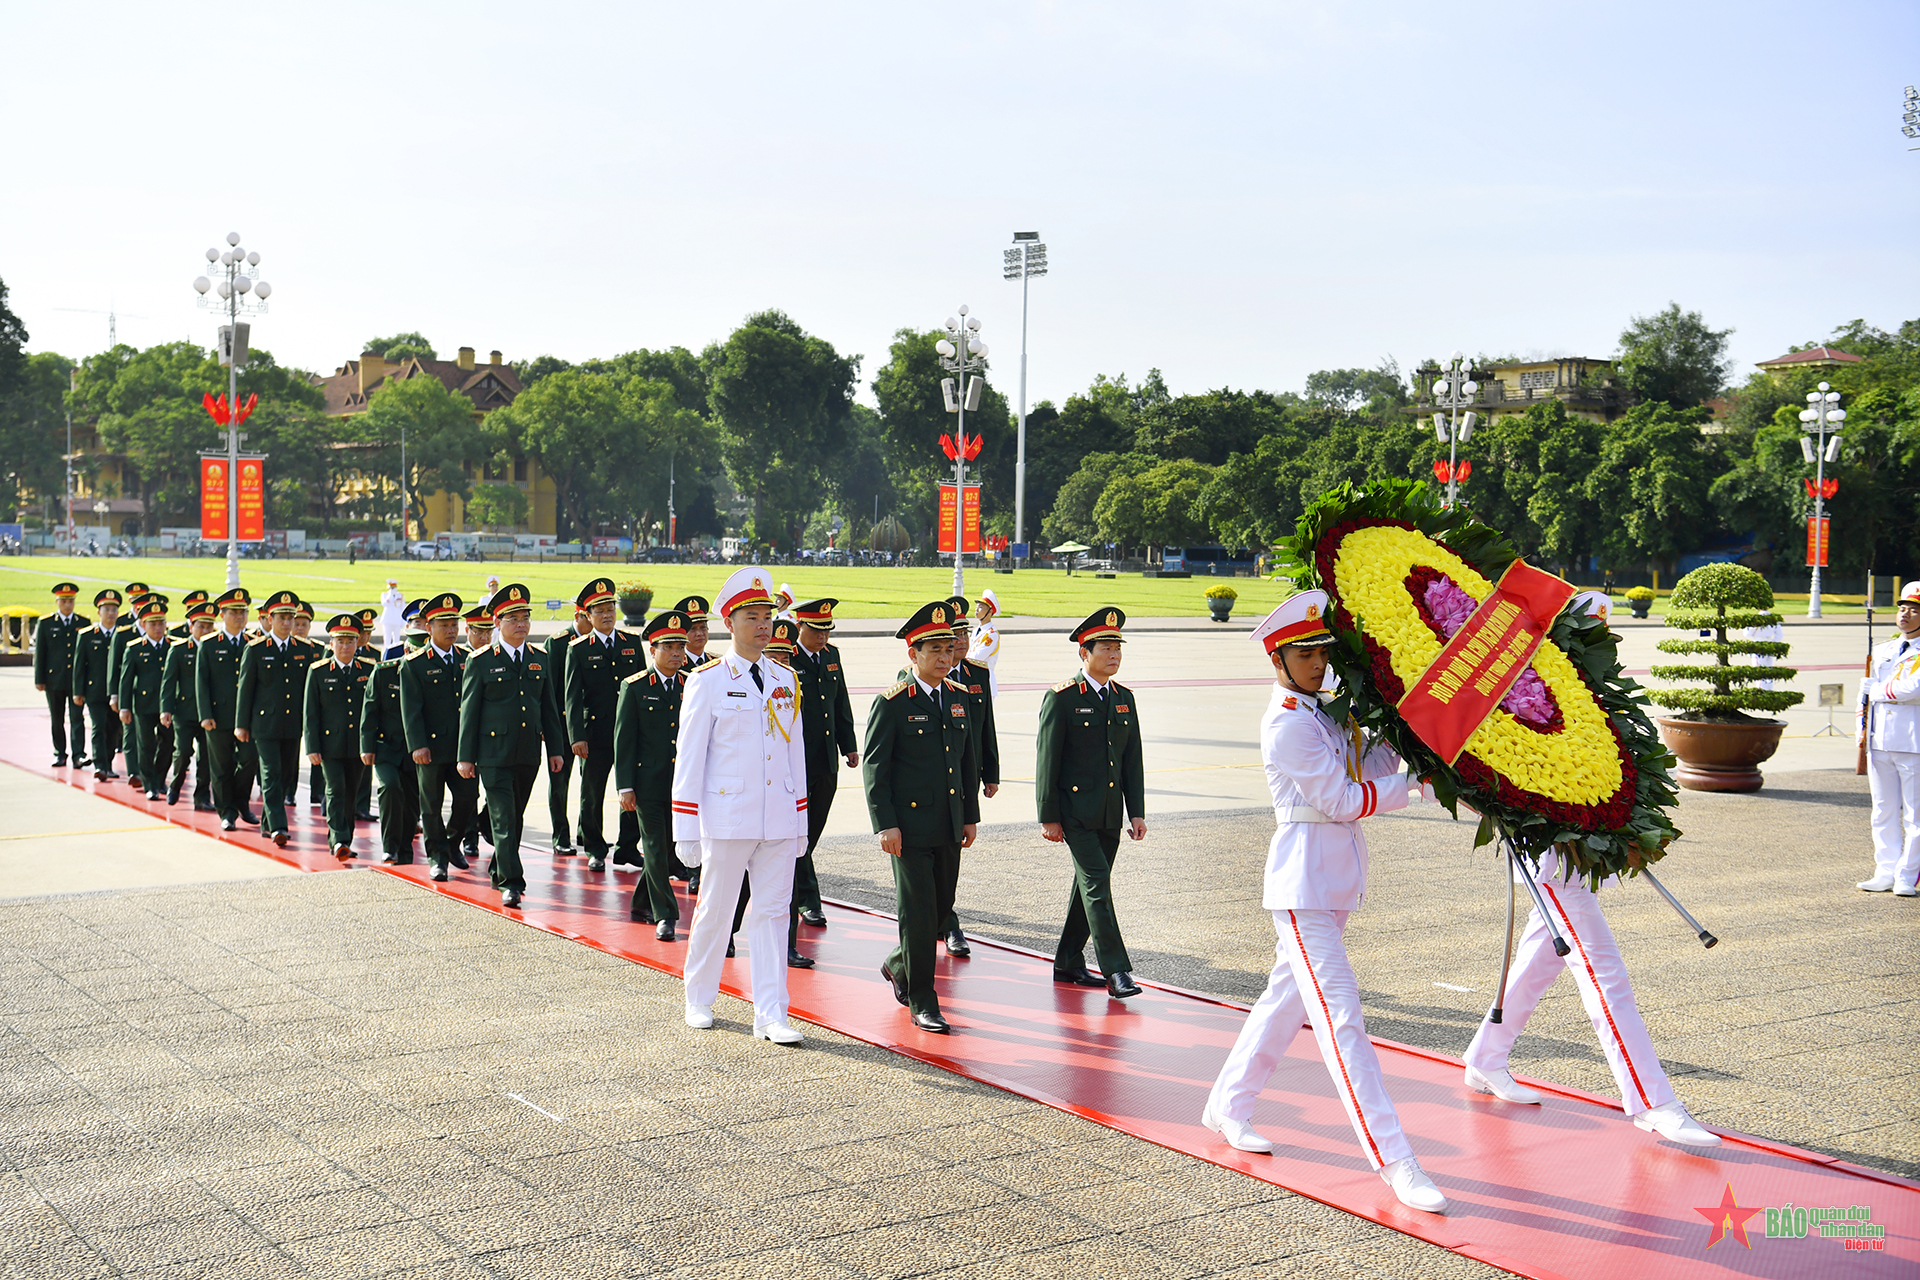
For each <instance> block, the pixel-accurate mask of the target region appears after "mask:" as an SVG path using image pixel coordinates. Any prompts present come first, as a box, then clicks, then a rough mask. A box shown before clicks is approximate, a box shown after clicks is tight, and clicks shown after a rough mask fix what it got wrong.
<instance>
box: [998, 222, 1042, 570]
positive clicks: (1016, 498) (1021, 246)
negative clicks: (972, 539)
mask: <svg viewBox="0 0 1920 1280" xmlns="http://www.w3.org/2000/svg"><path fill="white" fill-rule="evenodd" d="M1013 246H1014V247H1013V248H1011V249H1008V250H1007V251H1006V252H1005V253H1003V254H1002V255H1001V258H1002V269H1001V274H1002V275H1003V276H1004V278H1006V279H1008V280H1018V281H1019V282H1020V435H1019V443H1018V446H1017V448H1016V452H1015V453H1014V462H1013V540H1014V541H1015V542H1017V543H1021V544H1023V545H1024V544H1025V542H1026V540H1027V281H1029V280H1031V279H1033V278H1034V277H1035V276H1043V275H1045V274H1047V246H1045V245H1044V244H1041V243H1040V233H1039V232H1038V231H1016V232H1014V233H1013Z"/></svg>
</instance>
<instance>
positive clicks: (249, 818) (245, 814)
mask: <svg viewBox="0 0 1920 1280" xmlns="http://www.w3.org/2000/svg"><path fill="white" fill-rule="evenodd" d="M240 821H242V822H244V823H246V824H247V825H248V826H250V827H257V826H259V825H260V819H258V818H256V817H254V816H253V810H251V809H242V810H241V811H240Z"/></svg>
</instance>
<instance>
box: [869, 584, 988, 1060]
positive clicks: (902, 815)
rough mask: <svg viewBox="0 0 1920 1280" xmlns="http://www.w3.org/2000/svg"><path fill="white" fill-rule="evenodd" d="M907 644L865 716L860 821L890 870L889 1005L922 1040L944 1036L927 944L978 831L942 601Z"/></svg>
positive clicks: (964, 704) (932, 941)
mask: <svg viewBox="0 0 1920 1280" xmlns="http://www.w3.org/2000/svg"><path fill="white" fill-rule="evenodd" d="M894 636H895V638H897V639H900V640H905V641H906V642H907V658H908V662H909V663H910V667H909V671H908V675H907V678H906V679H904V680H902V681H900V682H899V683H898V684H896V685H894V686H893V688H891V689H889V690H887V691H886V692H885V693H883V694H881V695H880V696H879V697H877V698H875V699H874V700H873V708H872V710H871V711H870V712H869V713H868V715H867V739H866V760H867V763H866V769H865V781H866V790H867V812H868V814H869V815H870V816H871V817H872V819H873V830H874V833H875V834H876V835H878V836H879V837H880V851H881V852H882V853H885V854H887V855H888V861H889V863H890V864H891V866H892V869H893V891H894V901H895V904H896V916H897V919H898V921H899V932H900V940H899V942H898V943H897V944H896V945H895V946H894V948H893V951H892V952H891V953H890V954H889V955H888V956H887V958H886V961H885V962H884V963H882V964H881V966H880V976H881V977H883V978H885V979H886V980H887V981H888V982H889V983H890V984H891V985H892V987H893V998H894V999H895V1000H897V1001H899V1002H900V1003H901V1004H903V1005H905V1006H906V1007H907V1010H908V1012H910V1013H911V1014H912V1015H913V1025H914V1026H916V1027H918V1028H920V1029H921V1030H922V1031H931V1032H934V1033H936V1034H945V1033H946V1032H948V1031H950V1030H952V1028H951V1026H949V1024H948V1023H947V1020H946V1019H945V1018H944V1017H942V1016H941V1013H940V997H939V995H938V993H937V992H936V991H935V990H934V983H933V974H934V965H935V954H936V943H937V941H938V939H939V936H940V927H941V924H942V922H943V921H945V920H946V918H947V917H948V915H950V914H951V913H952V911H953V895H954V891H955V888H956V887H957V886H958V884H959V882H960V851H961V850H962V849H965V848H968V847H969V846H971V845H972V844H973V838H974V835H975V833H976V831H977V830H978V827H979V822H980V794H979V783H980V776H979V767H978V765H977V764H976V763H975V761H974V754H973V744H974V732H973V728H972V721H973V719H974V714H975V712H976V711H977V709H978V704H977V703H976V702H975V701H974V699H973V697H972V696H971V695H970V694H968V692H967V691H966V689H965V687H964V686H962V685H961V684H959V683H958V682H957V681H954V680H950V679H948V678H947V673H948V672H950V671H952V670H953V665H954V660H955V658H956V656H957V642H956V640H955V637H954V632H953V611H952V606H951V604H950V603H949V602H948V601H945V600H936V601H934V602H933V603H931V604H926V605H922V606H921V607H920V608H919V609H918V610H917V611H916V612H915V613H914V615H913V616H912V617H911V618H909V619H907V622H906V625H905V626H903V627H901V628H900V630H898V631H896V632H895V633H894Z"/></svg>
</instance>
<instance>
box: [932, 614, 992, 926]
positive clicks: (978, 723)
mask: <svg viewBox="0 0 1920 1280" xmlns="http://www.w3.org/2000/svg"><path fill="white" fill-rule="evenodd" d="M947 607H948V608H949V609H952V610H953V639H954V656H955V662H954V667H953V675H952V676H951V677H950V678H951V679H953V680H954V681H956V682H958V683H959V684H962V685H965V686H966V690H967V692H968V694H970V695H971V696H972V698H973V707H974V711H973V720H972V725H971V727H972V729H973V758H974V759H976V760H978V761H979V762H980V790H981V793H982V794H984V795H985V796H986V798H987V799H989V800H991V799H993V798H994V796H996V795H998V794H999V793H1000V730H999V728H998V727H997V726H996V725H995V723H994V713H993V672H992V671H991V670H989V669H988V668H987V666H986V664H985V663H981V662H975V661H973V660H972V659H971V658H969V657H967V647H968V644H969V640H970V636H969V632H970V631H971V627H970V625H969V623H968V620H967V615H968V613H969V612H970V611H971V609H972V607H973V603H972V601H970V600H968V599H967V598H966V597H965V596H953V597H952V598H950V599H949V600H948V601H947ZM940 937H941V940H942V941H944V942H945V943H946V946H947V954H948V955H950V956H957V957H959V958H960V959H962V960H964V959H966V958H967V957H968V956H970V955H972V954H973V948H972V947H971V946H969V945H968V943H967V935H966V933H965V931H963V930H962V929H961V928H960V913H959V912H958V911H955V912H954V913H953V914H952V915H949V916H948V917H947V918H946V919H945V920H944V921H942V922H941V925H940Z"/></svg>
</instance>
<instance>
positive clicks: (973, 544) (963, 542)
mask: <svg viewBox="0 0 1920 1280" xmlns="http://www.w3.org/2000/svg"><path fill="white" fill-rule="evenodd" d="M955 542H958V543H959V544H960V550H961V551H963V552H969V553H971V552H977V551H979V550H980V486H979V485H977V484H969V485H962V486H959V487H958V489H956V488H955V486H953V485H951V484H943V485H941V486H940V550H941V552H942V553H943V554H945V555H952V554H953V549H954V543H955Z"/></svg>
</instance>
